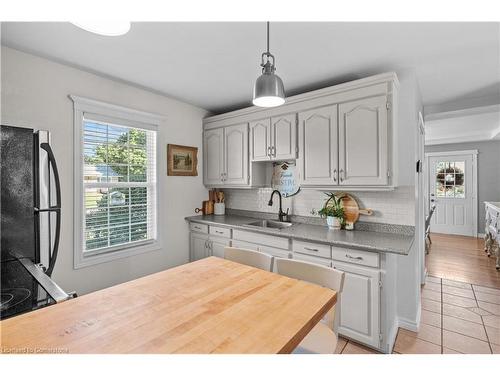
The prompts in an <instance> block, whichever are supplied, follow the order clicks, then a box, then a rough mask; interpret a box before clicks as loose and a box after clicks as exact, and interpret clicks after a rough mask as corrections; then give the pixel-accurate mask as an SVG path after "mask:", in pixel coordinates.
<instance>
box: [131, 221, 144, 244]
mask: <svg viewBox="0 0 500 375" xmlns="http://www.w3.org/2000/svg"><path fill="white" fill-rule="evenodd" d="M147 228H148V226H147V224H146V223H143V224H135V225H132V226H131V230H130V234H131V240H132V241H139V240H144V239H146V238H147Z"/></svg>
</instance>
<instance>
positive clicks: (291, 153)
mask: <svg viewBox="0 0 500 375" xmlns="http://www.w3.org/2000/svg"><path fill="white" fill-rule="evenodd" d="M295 158H297V115H296V114H295V113H292V114H287V115H282V116H276V117H272V118H266V119H263V120H257V121H252V122H250V160H251V161H269V160H289V159H295Z"/></svg>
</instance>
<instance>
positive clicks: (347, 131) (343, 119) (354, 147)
mask: <svg viewBox="0 0 500 375" xmlns="http://www.w3.org/2000/svg"><path fill="white" fill-rule="evenodd" d="M386 103H387V98H386V97H385V96H378V97H374V98H368V99H362V100H357V101H353V102H348V103H343V104H340V105H339V139H340V141H339V181H340V185H386V184H387V174H388V169H387V168H388V167H387V159H388V140H387V130H388V126H387V108H386Z"/></svg>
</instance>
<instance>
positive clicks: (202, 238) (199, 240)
mask: <svg viewBox="0 0 500 375" xmlns="http://www.w3.org/2000/svg"><path fill="white" fill-rule="evenodd" d="M190 236H191V244H190V245H191V246H190V250H191V251H190V253H191V254H190V260H191V262H194V261H195V260H199V259H203V258H206V257H207V256H209V255H210V249H209V248H208V236H207V235H206V234H199V233H193V232H191V234H190Z"/></svg>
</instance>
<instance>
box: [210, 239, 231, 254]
mask: <svg viewBox="0 0 500 375" xmlns="http://www.w3.org/2000/svg"><path fill="white" fill-rule="evenodd" d="M229 243H230V240H224V239H221V238H212V237H210V250H211V254H210V255H213V256H216V257H219V258H224V249H225V248H226V247H227V246H229Z"/></svg>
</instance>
